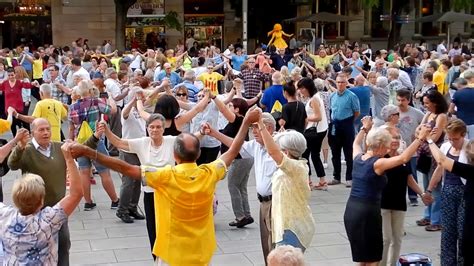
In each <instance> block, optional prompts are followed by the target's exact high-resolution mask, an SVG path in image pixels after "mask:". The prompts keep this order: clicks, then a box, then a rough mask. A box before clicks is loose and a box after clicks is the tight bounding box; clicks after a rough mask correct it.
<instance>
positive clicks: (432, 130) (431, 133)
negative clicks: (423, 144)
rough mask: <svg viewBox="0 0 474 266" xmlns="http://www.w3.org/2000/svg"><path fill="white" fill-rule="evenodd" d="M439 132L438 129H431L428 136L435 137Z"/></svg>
mask: <svg viewBox="0 0 474 266" xmlns="http://www.w3.org/2000/svg"><path fill="white" fill-rule="evenodd" d="M438 131H439V128H438V127H434V128H433V129H431V132H430V135H436V134H437V133H438Z"/></svg>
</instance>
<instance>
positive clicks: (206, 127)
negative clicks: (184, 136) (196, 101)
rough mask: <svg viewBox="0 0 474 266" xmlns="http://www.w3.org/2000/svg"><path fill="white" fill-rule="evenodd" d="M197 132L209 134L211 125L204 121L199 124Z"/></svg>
mask: <svg viewBox="0 0 474 266" xmlns="http://www.w3.org/2000/svg"><path fill="white" fill-rule="evenodd" d="M199 132H200V133H201V135H211V133H212V132H213V131H212V127H211V125H210V124H209V123H208V122H206V123H204V124H202V125H201V130H200V131H199Z"/></svg>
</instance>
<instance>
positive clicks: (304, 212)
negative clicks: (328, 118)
mask: <svg viewBox="0 0 474 266" xmlns="http://www.w3.org/2000/svg"><path fill="white" fill-rule="evenodd" d="M258 127H259V130H260V132H261V136H262V140H263V143H264V145H265V148H266V150H267V153H268V155H270V157H271V158H272V159H273V160H274V161H275V163H276V165H277V167H278V169H277V171H276V172H274V173H273V176H272V196H273V198H272V209H271V213H272V243H273V244H274V245H276V246H281V245H290V246H293V247H297V248H300V249H301V250H302V251H303V252H304V251H305V250H306V249H307V248H308V247H309V245H310V244H311V240H312V238H313V235H314V231H315V222H314V219H313V215H312V213H311V208H310V207H309V199H310V197H311V189H310V187H309V186H308V165H307V162H306V160H305V159H303V157H302V156H303V153H304V151H305V150H306V139H305V137H304V136H303V134H301V133H299V132H297V131H294V130H287V131H284V132H280V133H278V134H276V135H275V137H272V136H271V135H270V133H269V132H268V130H267V127H266V126H265V124H264V122H263V120H262V119H260V121H259V122H258Z"/></svg>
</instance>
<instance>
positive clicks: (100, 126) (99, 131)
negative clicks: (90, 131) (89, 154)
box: [94, 120, 107, 139]
mask: <svg viewBox="0 0 474 266" xmlns="http://www.w3.org/2000/svg"><path fill="white" fill-rule="evenodd" d="M106 130H107V123H106V122H105V121H104V120H100V121H98V122H97V124H96V128H95V132H94V136H95V137H96V138H98V139H99V138H100V137H101V136H102V135H103V134H104V133H105V131H106Z"/></svg>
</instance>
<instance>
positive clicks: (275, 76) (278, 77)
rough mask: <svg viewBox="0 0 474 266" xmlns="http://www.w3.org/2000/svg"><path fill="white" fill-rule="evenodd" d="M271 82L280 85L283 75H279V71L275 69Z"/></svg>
mask: <svg viewBox="0 0 474 266" xmlns="http://www.w3.org/2000/svg"><path fill="white" fill-rule="evenodd" d="M272 82H273V84H274V85H281V84H282V82H283V76H282V75H281V73H280V71H276V72H275V73H273V74H272Z"/></svg>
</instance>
